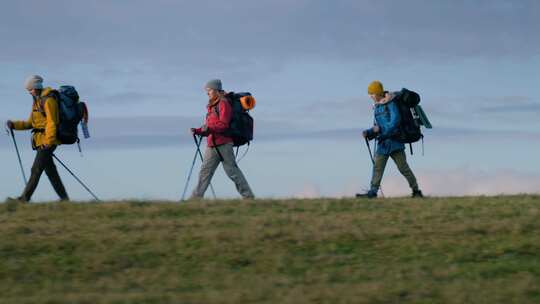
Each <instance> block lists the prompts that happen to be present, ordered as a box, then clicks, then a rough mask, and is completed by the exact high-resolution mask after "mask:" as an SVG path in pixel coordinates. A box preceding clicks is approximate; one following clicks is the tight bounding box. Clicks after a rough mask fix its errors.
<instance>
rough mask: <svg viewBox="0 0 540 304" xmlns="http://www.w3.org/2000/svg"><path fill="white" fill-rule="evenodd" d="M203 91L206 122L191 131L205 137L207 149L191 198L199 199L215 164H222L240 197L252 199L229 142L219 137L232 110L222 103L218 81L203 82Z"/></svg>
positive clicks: (229, 106)
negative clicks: (206, 97)
mask: <svg viewBox="0 0 540 304" xmlns="http://www.w3.org/2000/svg"><path fill="white" fill-rule="evenodd" d="M205 89H206V92H207V94H208V97H209V100H208V105H207V111H208V113H207V114H206V123H205V125H203V126H202V127H201V128H192V129H191V132H193V133H194V134H195V135H199V136H208V139H207V148H206V151H205V152H204V161H203V164H202V166H201V171H200V173H199V182H198V184H197V186H196V187H195V190H193V194H192V195H191V198H192V199H200V198H202V197H203V196H204V193H205V192H206V189H207V188H208V185H209V184H210V180H211V179H212V176H213V175H214V172H215V171H216V169H217V167H218V165H219V163H220V162H223V169H224V170H225V173H226V174H227V176H229V178H230V179H231V180H232V181H233V182H234V184H235V185H236V189H237V190H238V192H239V193H240V194H241V195H242V197H243V198H245V199H253V198H255V196H254V195H253V192H252V191H251V188H250V187H249V184H248V182H247V180H246V178H245V177H244V174H243V173H242V171H241V170H240V168H238V165H237V163H236V158H235V156H234V151H233V139H232V138H231V137H228V136H226V135H224V134H223V133H224V132H225V131H226V130H227V129H228V128H229V123H230V121H231V117H232V108H231V105H230V103H229V102H228V101H227V100H226V97H225V92H224V91H223V88H222V84H221V80H219V79H214V80H210V81H209V82H207V83H206V86H205Z"/></svg>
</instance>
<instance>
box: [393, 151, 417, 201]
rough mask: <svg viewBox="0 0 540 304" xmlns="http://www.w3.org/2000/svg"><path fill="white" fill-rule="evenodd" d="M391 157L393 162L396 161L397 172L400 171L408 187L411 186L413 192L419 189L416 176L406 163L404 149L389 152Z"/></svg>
mask: <svg viewBox="0 0 540 304" xmlns="http://www.w3.org/2000/svg"><path fill="white" fill-rule="evenodd" d="M391 157H392V159H393V160H394V163H396V166H397V167H398V169H399V172H401V174H402V175H403V176H404V177H405V178H406V179H407V182H408V183H409V187H411V189H412V191H413V193H414V192H416V191H419V189H418V183H417V181H416V177H415V176H414V173H413V172H412V170H411V168H410V167H409V164H408V163H407V155H406V154H405V151H404V150H401V151H396V152H394V153H392V154H391Z"/></svg>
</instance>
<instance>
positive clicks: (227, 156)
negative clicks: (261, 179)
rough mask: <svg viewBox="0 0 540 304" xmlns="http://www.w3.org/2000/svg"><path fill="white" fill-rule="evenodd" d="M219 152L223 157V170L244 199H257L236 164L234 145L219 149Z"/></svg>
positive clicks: (226, 145)
mask: <svg viewBox="0 0 540 304" xmlns="http://www.w3.org/2000/svg"><path fill="white" fill-rule="evenodd" d="M218 149H219V152H220V153H221V155H222V156H223V169H224V170H225V173H227V176H229V178H230V179H231V180H232V181H233V182H234V184H235V185H236V189H237V190H238V192H239V193H240V195H242V197H243V198H250V199H251V198H255V196H254V195H253V192H252V191H251V188H250V187H249V184H248V182H247V180H246V178H245V176H244V174H243V173H242V171H241V170H240V168H238V164H237V163H236V158H235V157H234V151H233V145H232V144H225V145H221V146H219V147H218Z"/></svg>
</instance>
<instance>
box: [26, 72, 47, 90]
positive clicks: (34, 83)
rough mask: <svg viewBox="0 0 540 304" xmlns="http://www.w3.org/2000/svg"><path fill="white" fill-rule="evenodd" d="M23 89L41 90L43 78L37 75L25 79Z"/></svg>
mask: <svg viewBox="0 0 540 304" xmlns="http://www.w3.org/2000/svg"><path fill="white" fill-rule="evenodd" d="M24 87H25V88H26V89H27V90H33V89H37V90H41V89H43V77H41V76H39V75H32V76H30V77H28V78H26V81H25V82H24Z"/></svg>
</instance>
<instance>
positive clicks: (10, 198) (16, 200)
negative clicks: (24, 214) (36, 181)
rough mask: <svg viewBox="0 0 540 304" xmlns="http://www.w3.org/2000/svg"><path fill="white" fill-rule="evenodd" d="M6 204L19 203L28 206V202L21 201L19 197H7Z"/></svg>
mask: <svg viewBox="0 0 540 304" xmlns="http://www.w3.org/2000/svg"><path fill="white" fill-rule="evenodd" d="M5 202H6V203H21V204H28V201H27V200H25V199H23V198H22V197H21V196H19V197H15V198H13V197H8V198H6V201H5Z"/></svg>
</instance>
